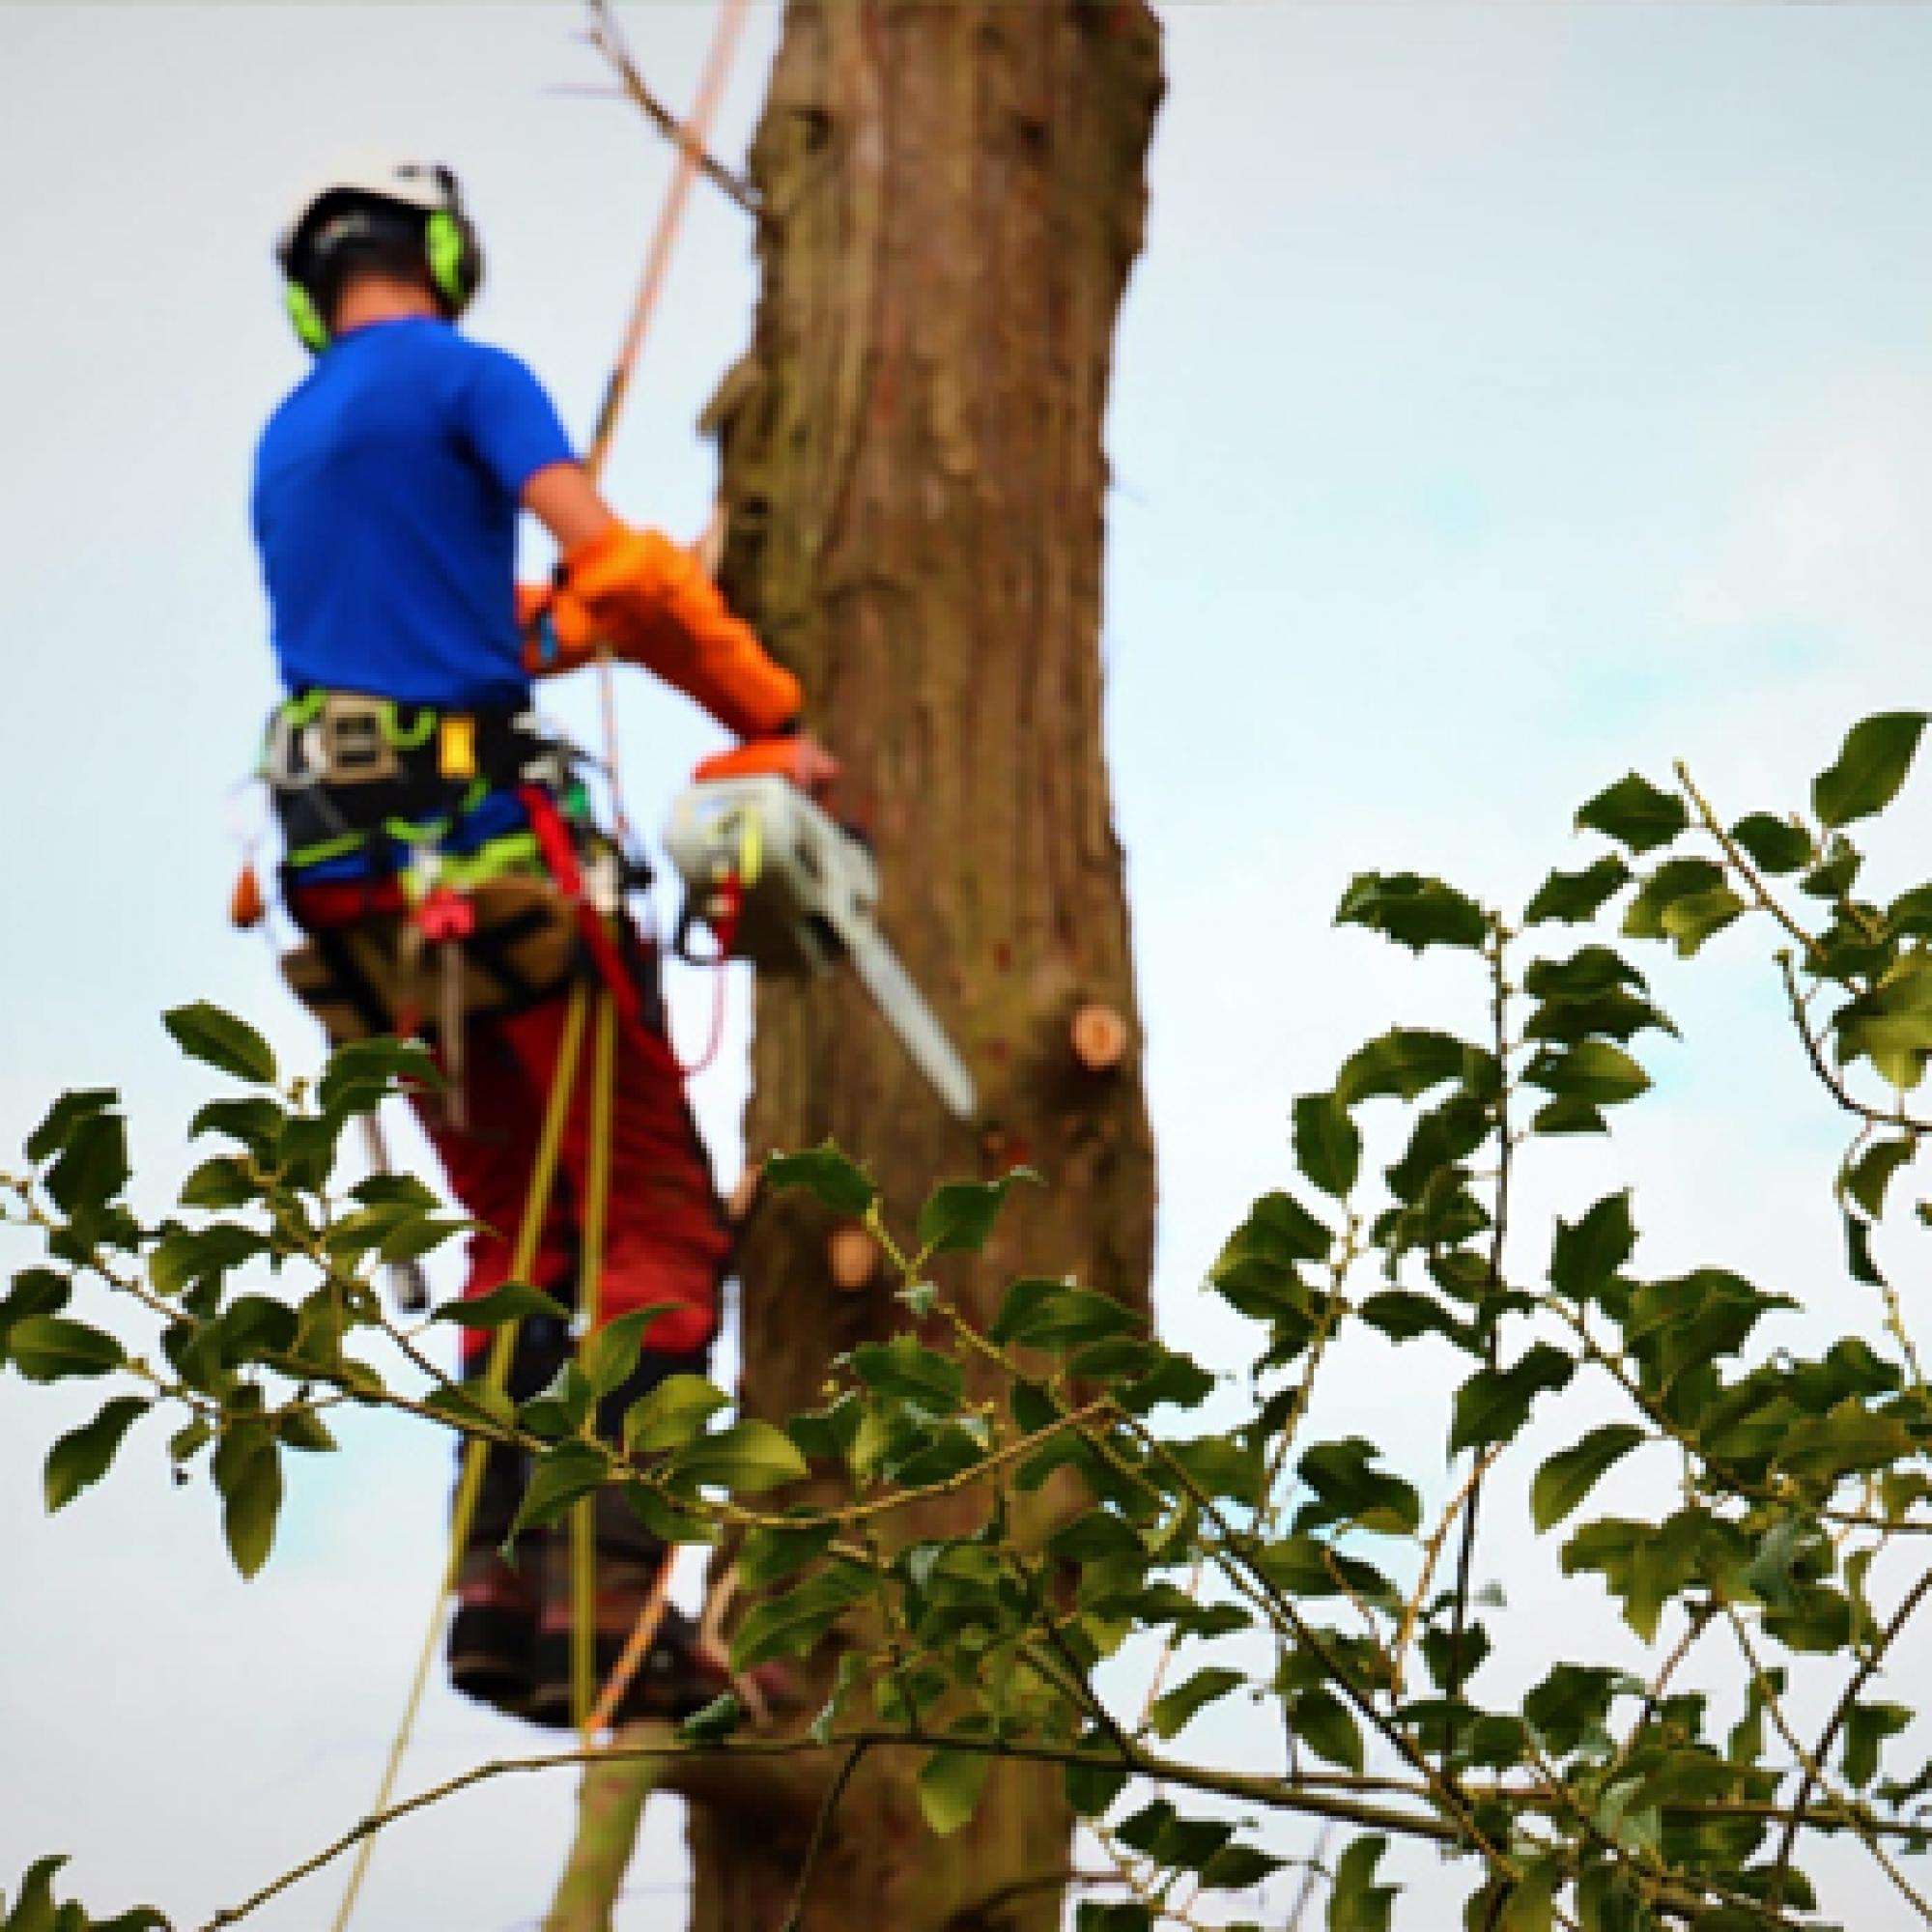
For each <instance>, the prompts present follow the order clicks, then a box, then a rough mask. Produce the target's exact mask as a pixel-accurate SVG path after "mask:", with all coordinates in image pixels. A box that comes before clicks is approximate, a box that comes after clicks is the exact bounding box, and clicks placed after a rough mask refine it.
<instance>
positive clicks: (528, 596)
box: [517, 583, 599, 677]
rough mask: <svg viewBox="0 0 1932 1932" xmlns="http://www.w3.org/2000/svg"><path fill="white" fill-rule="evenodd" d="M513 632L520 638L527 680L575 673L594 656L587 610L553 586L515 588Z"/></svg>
mask: <svg viewBox="0 0 1932 1932" xmlns="http://www.w3.org/2000/svg"><path fill="white" fill-rule="evenodd" d="M517 629H518V630H519V631H521V632H522V633H523V638H524V669H525V670H526V672H528V674H529V675H530V676H531V677H554V676H555V675H556V674H557V672H559V671H565V670H575V669H576V668H578V666H579V665H584V664H588V663H589V662H590V660H591V659H592V658H594V657H595V656H596V655H597V645H598V642H599V639H598V636H597V627H596V625H594V624H593V623H592V622H591V621H590V613H589V611H586V610H585V609H584V608H583V606H582V604H580V603H579V602H578V601H577V599H576V598H575V597H573V596H572V595H571V594H570V592H569V591H567V590H565V589H562V588H560V587H559V586H558V585H556V584H554V583H520V584H518V585H517Z"/></svg>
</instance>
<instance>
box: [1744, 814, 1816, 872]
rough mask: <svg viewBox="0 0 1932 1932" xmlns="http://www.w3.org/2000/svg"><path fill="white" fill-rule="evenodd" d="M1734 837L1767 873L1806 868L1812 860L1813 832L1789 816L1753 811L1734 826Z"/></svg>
mask: <svg viewBox="0 0 1932 1932" xmlns="http://www.w3.org/2000/svg"><path fill="white" fill-rule="evenodd" d="M1731 837H1732V838H1735V839H1736V840H1737V842H1738V843H1739V844H1740V845H1741V846H1743V847H1744V849H1745V850H1746V851H1747V852H1748V853H1749V854H1750V856H1751V858H1752V859H1753V860H1755V861H1756V863H1757V867H1758V869H1759V870H1760V871H1763V872H1772V873H1783V872H1799V871H1803V870H1804V867H1806V866H1808V865H1809V864H1810V863H1811V835H1810V834H1809V833H1808V832H1806V831H1805V829H1804V826H1802V825H1794V824H1793V823H1792V822H1791V821H1790V820H1789V819H1786V818H1774V817H1773V816H1772V815H1771V813H1770V812H1768V811H1753V812H1752V813H1750V815H1749V816H1748V817H1746V818H1741V819H1739V820H1738V822H1737V823H1736V824H1735V825H1734V826H1732V827H1731Z"/></svg>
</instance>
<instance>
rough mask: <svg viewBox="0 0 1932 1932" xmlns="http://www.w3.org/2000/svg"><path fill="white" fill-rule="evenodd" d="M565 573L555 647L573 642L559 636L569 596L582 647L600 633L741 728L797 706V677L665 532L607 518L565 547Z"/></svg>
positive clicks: (764, 727) (568, 620)
mask: <svg viewBox="0 0 1932 1932" xmlns="http://www.w3.org/2000/svg"><path fill="white" fill-rule="evenodd" d="M564 575H565V582H564V585H563V587H562V589H561V590H560V591H559V592H558V593H557V601H556V605H555V606H554V612H556V613H559V614H556V615H554V619H553V621H554V623H555V628H556V631H557V640H558V647H559V653H560V654H561V652H562V651H563V650H564V649H566V648H575V646H572V645H570V644H569V643H568V639H567V636H566V632H567V630H569V631H575V630H576V625H577V616H576V613H575V612H573V611H570V609H569V607H570V606H571V605H575V606H576V607H577V611H581V612H582V620H583V629H582V631H581V632H577V633H576V634H577V635H579V636H581V637H584V638H586V639H590V640H591V646H590V647H594V640H595V639H598V638H606V639H609V640H610V642H611V647H612V648H613V649H614V650H615V651H616V653H617V655H618V656H619V657H621V658H625V659H628V660H629V661H630V662H631V663H633V664H640V665H642V666H643V667H644V668H646V669H647V670H653V671H655V672H656V673H657V674H658V676H660V677H661V678H663V679H664V681H665V682H666V683H667V684H668V685H672V686H674V687H675V688H676V689H677V690H679V691H681V692H683V693H684V694H685V696H688V697H693V698H696V701H697V702H698V703H699V704H701V705H703V707H704V708H705V710H707V711H708V712H710V713H711V715H712V716H713V717H714V718H715V719H717V720H718V722H719V723H720V724H721V725H724V726H725V729H726V730H728V731H735V732H736V733H737V734H738V736H739V737H741V738H754V737H762V736H763V735H765V734H766V733H767V732H772V731H776V730H778V729H779V728H780V726H781V725H788V724H790V723H791V721H792V720H793V719H794V718H796V717H797V716H798V711H799V705H800V703H801V702H802V701H803V694H802V693H801V692H800V690H799V684H798V679H797V678H795V677H794V676H792V674H791V672H790V671H788V670H786V669H784V668H783V667H782V666H781V665H777V664H774V663H773V662H772V660H771V658H770V657H769V656H768V655H767V654H766V651H765V647H764V645H762V644H761V643H759V641H758V639H757V637H756V635H755V633H753V630H752V627H751V626H750V625H749V624H747V623H746V622H745V621H744V620H743V619H742V618H740V617H735V616H733V615H732V613H731V611H730V610H729V609H728V608H727V607H726V605H725V600H724V599H723V598H722V597H721V596H719V594H718V590H717V586H716V585H715V584H713V583H712V582H711V580H710V579H709V578H708V577H706V576H705V574H704V573H703V571H702V570H700V569H699V568H698V566H697V560H696V558H695V557H694V556H692V555H691V554H690V553H689V552H688V551H684V550H680V549H679V548H678V546H677V545H676V544H674V543H672V542H671V541H670V540H669V539H668V537H664V536H661V535H659V534H658V532H657V531H656V530H634V529H631V528H629V527H628V526H626V525H623V524H611V526H608V527H607V528H605V529H602V530H600V531H599V532H598V533H597V534H596V535H595V536H594V537H587V538H586V539H585V540H584V541H583V542H582V543H581V544H578V545H577V546H576V547H575V548H574V549H572V550H571V552H570V553H569V554H568V555H567V556H566V557H565V558H564ZM586 654H587V651H586ZM578 662H579V663H582V657H580V658H579V659H578Z"/></svg>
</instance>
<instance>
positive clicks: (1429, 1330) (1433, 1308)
mask: <svg viewBox="0 0 1932 1932" xmlns="http://www.w3.org/2000/svg"><path fill="white" fill-rule="evenodd" d="M1355 1313H1356V1314H1357V1315H1358V1316H1359V1317H1360V1318H1361V1319H1362V1320H1363V1321H1366V1322H1367V1323H1368V1324H1369V1326H1370V1327H1371V1328H1376V1329H1379V1330H1380V1331H1381V1333H1382V1334H1384V1335H1386V1336H1387V1337H1388V1338H1389V1340H1390V1341H1391V1342H1412V1341H1414V1340H1415V1338H1416V1337H1417V1336H1418V1335H1430V1334H1435V1335H1440V1336H1442V1337H1444V1338H1445V1339H1446V1340H1448V1341H1450V1342H1453V1343H1455V1345H1456V1346H1457V1347H1458V1348H1459V1349H1467V1348H1470V1347H1471V1346H1472V1338H1471V1335H1470V1331H1469V1330H1468V1328H1467V1327H1465V1326H1464V1325H1463V1322H1461V1321H1458V1320H1457V1319H1456V1317H1455V1315H1454V1314H1453V1313H1452V1312H1451V1311H1450V1310H1449V1309H1447V1308H1445V1307H1444V1306H1443V1305H1442V1303H1441V1302H1439V1301H1437V1300H1436V1299H1435V1297H1434V1296H1433V1295H1428V1294H1420V1293H1416V1291H1415V1290H1413V1289H1407V1288H1392V1289H1388V1290H1386V1291H1384V1292H1383V1293H1379V1294H1372V1295H1370V1296H1369V1297H1368V1298H1367V1300H1365V1301H1364V1302H1363V1303H1362V1304H1361V1306H1360V1307H1359V1308H1357V1309H1356V1311H1355Z"/></svg>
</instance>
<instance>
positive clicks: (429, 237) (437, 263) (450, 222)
mask: <svg viewBox="0 0 1932 1932" xmlns="http://www.w3.org/2000/svg"><path fill="white" fill-rule="evenodd" d="M468 252H469V251H468V250H467V248H466V247H465V245H464V240H463V230H462V227H461V226H460V225H459V224H458V222H457V219H456V217H455V215H453V214H451V213H449V211H448V210H447V209H441V208H440V209H438V210H437V211H436V213H434V214H432V215H431V216H430V217H429V219H428V220H427V221H426V222H425V223H424V224H423V257H424V259H425V260H426V261H427V262H428V264H429V275H430V280H431V281H433V282H434V283H435V284H436V286H437V288H438V290H439V291H440V294H441V295H442V298H443V299H444V300H445V301H447V302H448V303H449V305H450V306H451V307H452V308H455V309H460V308H462V307H463V305H464V303H465V302H467V301H468V300H469V293H470V292H469V288H468V287H466V286H465V278H464V268H465V263H466V257H467V254H468Z"/></svg>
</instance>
